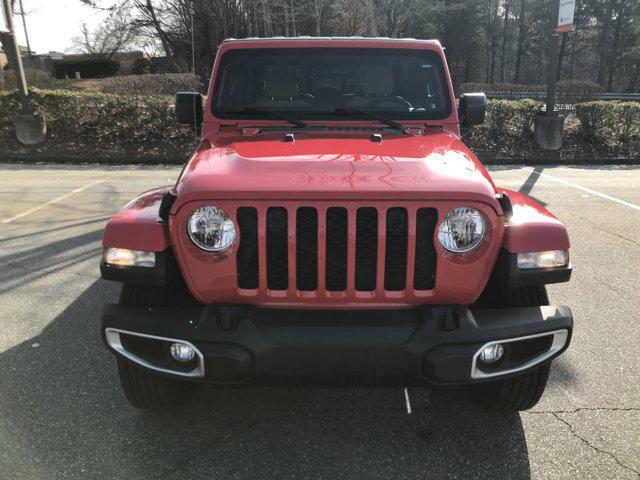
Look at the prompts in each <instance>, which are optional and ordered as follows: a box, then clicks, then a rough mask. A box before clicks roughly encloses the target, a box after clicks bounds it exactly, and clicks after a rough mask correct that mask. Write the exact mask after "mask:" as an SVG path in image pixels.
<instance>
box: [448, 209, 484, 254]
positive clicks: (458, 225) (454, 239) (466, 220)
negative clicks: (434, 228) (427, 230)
mask: <svg viewBox="0 0 640 480" xmlns="http://www.w3.org/2000/svg"><path fill="white" fill-rule="evenodd" d="M485 228H486V227H485V221H484V218H483V217H482V214H481V213H480V212H479V211H478V210H476V209H475V208H471V207H460V208H456V209H454V210H451V211H450V212H449V213H448V214H447V216H446V217H445V218H444V220H443V221H442V223H441V224H440V228H438V242H439V243H440V245H442V246H443V247H444V248H446V249H447V250H449V251H450V252H455V253H463V252H468V251H470V250H473V249H474V248H476V247H477V246H478V245H480V242H481V241H482V238H483V237H484V232H485Z"/></svg>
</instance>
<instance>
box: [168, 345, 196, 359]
mask: <svg viewBox="0 0 640 480" xmlns="http://www.w3.org/2000/svg"><path fill="white" fill-rule="evenodd" d="M170 351H171V356H172V357H173V358H175V359H176V360H177V361H179V362H190V361H191V360H193V358H194V357H195V356H196V351H195V350H194V349H193V347H192V346H190V345H187V344H186V343H179V342H176V343H172V344H171V347H170Z"/></svg>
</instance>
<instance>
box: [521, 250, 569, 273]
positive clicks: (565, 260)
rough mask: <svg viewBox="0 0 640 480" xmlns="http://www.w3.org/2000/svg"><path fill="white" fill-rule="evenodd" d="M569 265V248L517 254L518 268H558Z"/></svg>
mask: <svg viewBox="0 0 640 480" xmlns="http://www.w3.org/2000/svg"><path fill="white" fill-rule="evenodd" d="M568 265H569V250H550V251H548V252H528V253H519V254H518V268H519V269H521V270H529V269H532V268H558V267H566V266H568Z"/></svg>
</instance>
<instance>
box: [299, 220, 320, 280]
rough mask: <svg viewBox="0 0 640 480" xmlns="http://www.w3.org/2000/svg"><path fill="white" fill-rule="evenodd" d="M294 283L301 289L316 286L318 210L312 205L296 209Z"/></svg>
mask: <svg viewBox="0 0 640 480" xmlns="http://www.w3.org/2000/svg"><path fill="white" fill-rule="evenodd" d="M296 284H297V287H298V290H302V291H313V290H315V289H317V288H318V211H317V210H316V209H315V208H312V207H301V208H298V210H297V211H296Z"/></svg>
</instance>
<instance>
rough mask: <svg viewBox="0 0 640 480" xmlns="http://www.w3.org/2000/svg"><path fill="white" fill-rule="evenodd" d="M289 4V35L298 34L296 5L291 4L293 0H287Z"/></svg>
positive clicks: (295, 35)
mask: <svg viewBox="0 0 640 480" xmlns="http://www.w3.org/2000/svg"><path fill="white" fill-rule="evenodd" d="M289 5H290V8H291V12H290V13H291V15H290V17H291V35H293V36H294V37H297V36H298V32H297V28H296V7H295V5H294V4H293V0H289Z"/></svg>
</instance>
